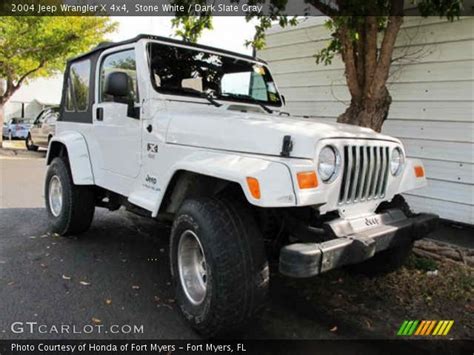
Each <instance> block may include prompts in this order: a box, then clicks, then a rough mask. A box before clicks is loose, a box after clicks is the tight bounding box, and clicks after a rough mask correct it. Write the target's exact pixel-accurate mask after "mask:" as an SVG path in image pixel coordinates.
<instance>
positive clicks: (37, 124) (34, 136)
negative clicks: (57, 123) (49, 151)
mask: <svg viewBox="0 0 474 355" xmlns="http://www.w3.org/2000/svg"><path fill="white" fill-rule="evenodd" d="M45 114H46V111H41V113H40V114H39V115H38V117H37V118H36V120H35V121H34V122H33V126H31V128H30V135H31V140H32V142H33V144H34V145H40V144H42V138H43V137H42V136H41V127H42V125H43V120H44V116H45Z"/></svg>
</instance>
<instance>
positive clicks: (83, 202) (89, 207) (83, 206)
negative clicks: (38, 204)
mask: <svg viewBox="0 0 474 355" xmlns="http://www.w3.org/2000/svg"><path fill="white" fill-rule="evenodd" d="M44 195H45V199H46V210H47V212H48V218H49V222H50V225H51V230H52V232H54V233H58V234H60V235H71V234H80V233H82V232H85V231H86V230H87V229H89V227H90V225H91V223H92V219H93V217H94V210H95V204H94V192H93V190H92V188H91V187H90V186H80V185H74V183H73V181H72V176H71V172H70V170H69V167H68V164H67V163H66V162H65V161H64V160H63V159H62V158H59V157H58V158H54V159H53V161H52V163H51V164H50V166H49V168H48V171H47V173H46V183H45V194H44Z"/></svg>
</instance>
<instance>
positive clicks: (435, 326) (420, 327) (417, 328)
mask: <svg viewBox="0 0 474 355" xmlns="http://www.w3.org/2000/svg"><path fill="white" fill-rule="evenodd" d="M453 324H454V321H453V320H440V321H436V320H422V321H419V320H405V321H403V323H402V325H401V326H400V328H399V329H398V332H397V335H399V336H413V335H416V336H446V335H448V333H449V331H450V330H451V328H452V327H453Z"/></svg>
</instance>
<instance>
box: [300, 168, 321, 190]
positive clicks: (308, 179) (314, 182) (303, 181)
mask: <svg viewBox="0 0 474 355" xmlns="http://www.w3.org/2000/svg"><path fill="white" fill-rule="evenodd" d="M296 177H297V179H298V186H299V188H300V189H314V188H315V187H318V178H317V177H316V173H315V172H314V171H302V172H300V173H297V174H296Z"/></svg>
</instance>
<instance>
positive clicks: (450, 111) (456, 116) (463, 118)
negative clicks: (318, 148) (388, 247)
mask: <svg viewBox="0 0 474 355" xmlns="http://www.w3.org/2000/svg"><path fill="white" fill-rule="evenodd" d="M323 24H324V18H310V19H308V20H305V21H304V22H302V23H300V24H299V25H298V26H297V27H290V28H286V29H281V28H279V27H278V26H276V27H274V28H272V29H271V30H270V31H269V32H268V34H267V47H266V48H265V49H264V50H261V51H259V53H258V56H259V57H261V58H263V59H265V60H267V61H268V62H269V64H270V67H271V69H272V73H273V76H274V79H275V80H276V82H277V84H278V86H279V89H280V90H281V91H282V93H283V94H284V95H285V98H286V101H287V105H288V111H290V112H291V113H292V114H295V115H308V116H316V117H320V118H321V120H329V121H335V120H336V118H337V116H338V115H339V114H340V113H342V112H344V110H345V108H346V107H347V105H348V103H349V99H350V95H349V92H348V90H347V87H346V84H345V78H344V69H343V68H344V67H343V63H342V62H341V60H340V59H339V58H335V60H334V61H333V63H332V64H331V65H329V66H324V65H322V64H320V65H317V64H316V63H315V59H314V57H313V55H314V54H315V53H317V52H318V51H319V50H321V49H322V48H324V47H325V46H326V45H327V42H328V40H329V38H330V37H329V32H328V31H327V30H326V28H325V27H324V26H323ZM399 57H402V59H401V60H399V61H398V62H396V63H394V64H393V66H392V73H391V76H390V79H389V90H390V92H391V94H392V97H393V104H392V106H391V109H390V114H389V119H388V120H387V121H386V122H385V124H384V128H383V133H386V134H389V135H393V136H396V137H398V138H400V139H401V140H402V141H403V143H404V144H405V147H406V150H407V153H408V156H409V157H416V158H421V159H423V162H424V163H425V167H426V172H427V177H428V180H429V185H428V187H426V188H424V189H420V190H415V191H413V192H410V193H408V194H406V197H407V199H408V201H409V203H410V205H411V206H412V208H413V209H414V210H415V211H417V210H418V211H428V212H434V213H437V214H439V215H440V216H441V217H443V218H446V219H450V220H454V221H458V222H463V223H469V224H474V144H473V143H474V110H473V108H474V107H473V106H474V105H473V103H474V102H473V100H474V98H473V95H474V77H473V71H474V17H466V18H461V19H460V20H458V21H455V22H452V23H451V22H448V21H447V20H443V19H440V18H438V17H432V18H428V19H422V18H419V17H408V18H406V19H405V23H404V26H403V28H402V30H401V32H400V35H399V37H398V39H397V44H396V49H395V52H394V58H399Z"/></svg>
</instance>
